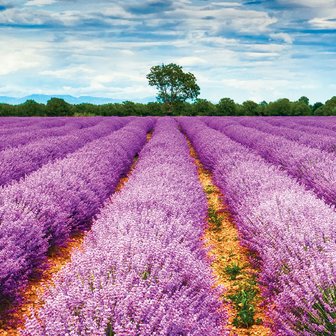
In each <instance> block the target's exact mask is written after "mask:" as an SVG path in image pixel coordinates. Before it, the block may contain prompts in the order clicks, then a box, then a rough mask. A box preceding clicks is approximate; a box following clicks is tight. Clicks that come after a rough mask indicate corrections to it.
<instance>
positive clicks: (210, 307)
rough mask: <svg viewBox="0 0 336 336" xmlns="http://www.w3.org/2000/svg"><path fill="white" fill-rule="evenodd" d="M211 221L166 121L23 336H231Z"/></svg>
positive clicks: (184, 150) (178, 138) (182, 144)
mask: <svg viewBox="0 0 336 336" xmlns="http://www.w3.org/2000/svg"><path fill="white" fill-rule="evenodd" d="M206 213H207V206H206V199H205V195H204V193H203V191H202V189H201V186H200V183H199V181H198V177H197V171H196V167H195V165H194V164H193V162H192V159H191V157H190V155H189V150H188V146H187V143H186V140H185V139H184V137H183V135H182V134H181V133H180V132H179V131H178V129H177V126H176V123H175V122H174V121H173V120H172V119H161V120H159V121H158V122H157V126H156V129H155V132H154V135H153V138H152V139H151V141H150V142H149V143H148V144H147V145H146V146H145V147H144V149H143V150H142V151H141V153H140V156H139V161H138V163H137V166H136V168H135V170H134V173H133V174H132V175H131V177H130V178H129V180H128V183H127V184H126V185H125V187H124V188H123V189H122V190H121V192H119V193H117V194H116V195H114V196H113V197H112V199H111V201H110V202H109V203H107V204H106V206H105V208H104V209H103V211H102V213H101V214H100V215H99V217H98V219H97V220H96V221H95V223H94V225H93V227H92V232H91V234H90V235H89V236H88V237H87V238H86V240H85V242H84V250H83V251H82V252H77V253H76V254H75V255H73V258H72V261H71V263H70V264H69V265H67V266H66V267H65V268H64V269H63V270H62V271H61V272H60V273H59V274H58V275H57V276H56V277H55V279H54V281H55V286H54V287H53V288H51V289H50V290H49V291H48V292H47V293H46V295H45V296H44V298H43V300H44V302H45V304H44V306H43V308H41V309H40V310H39V311H38V313H37V315H35V316H34V317H33V318H32V319H30V320H28V321H27V323H26V330H25V332H23V335H30V336H33V335H36V336H37V335H38V336H42V335H53V336H58V335H59V336H61V335H62V336H63V335H97V336H98V335H102V336H105V335H118V336H122V335H125V336H126V335H128V336H130V335H138V336H141V335H146V336H147V335H170V336H177V335H180V336H183V335H185V336H187V335H195V336H196V335H197V336H199V335H211V336H216V335H227V332H225V331H224V330H222V325H224V324H225V323H226V315H225V314H224V313H223V312H221V311H220V301H219V294H220V292H219V290H218V289H214V287H213V286H214V279H213V277H212V275H211V270H210V267H209V260H208V259H207V257H206V251H205V250H204V248H203V243H202V240H201V238H202V235H203V231H204V225H205V222H206Z"/></svg>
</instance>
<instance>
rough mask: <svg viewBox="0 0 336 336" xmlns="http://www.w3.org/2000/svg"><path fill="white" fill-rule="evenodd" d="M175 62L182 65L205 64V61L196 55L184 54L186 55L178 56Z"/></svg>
mask: <svg viewBox="0 0 336 336" xmlns="http://www.w3.org/2000/svg"><path fill="white" fill-rule="evenodd" d="M177 63H178V64H180V65H182V66H197V65H201V64H206V63H207V61H206V60H205V59H203V58H201V57H197V56H186V57H182V58H179V59H178V60H177Z"/></svg>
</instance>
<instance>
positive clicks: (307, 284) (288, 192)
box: [180, 119, 336, 336]
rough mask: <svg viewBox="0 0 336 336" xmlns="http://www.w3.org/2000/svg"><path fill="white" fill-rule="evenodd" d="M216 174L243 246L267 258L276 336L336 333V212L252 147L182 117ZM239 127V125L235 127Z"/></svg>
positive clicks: (264, 278)
mask: <svg viewBox="0 0 336 336" xmlns="http://www.w3.org/2000/svg"><path fill="white" fill-rule="evenodd" d="M180 123H181V125H182V126H183V129H184V130H185V131H186V133H187V134H188V136H189V137H190V139H191V141H192V143H193V145H194V146H195V148H196V150H197V152H198V153H199V155H200V158H201V160H202V161H203V163H204V164H206V166H207V167H208V168H209V169H211V170H212V171H213V172H214V175H215V179H216V183H217V184H218V186H219V187H220V188H221V190H222V192H223V194H224V195H225V197H226V201H227V203H228V204H229V206H230V208H231V210H232V213H233V215H234V218H235V221H236V223H237V225H238V228H239V231H240V233H241V235H242V238H243V242H244V244H245V245H247V246H248V247H249V248H250V249H251V250H252V251H256V252H257V254H258V256H259V258H260V259H258V260H255V262H257V263H258V265H259V267H260V268H261V274H260V279H259V280H260V281H261V283H262V284H263V286H265V289H264V295H265V296H266V297H267V298H268V300H269V301H270V308H271V309H270V310H269V314H270V315H271V317H272V319H273V321H274V326H273V328H274V332H275V334H276V335H291V336H296V335H297V336H299V335H300V336H312V335H316V336H322V335H334V334H335V332H336V322H335V318H336V313H335V311H336V300H335V297H336V258H335V250H336V233H335V229H334V228H335V225H336V213H335V209H334V208H333V207H329V206H327V205H326V204H325V203H324V202H323V201H322V200H321V199H319V198H317V197H316V196H315V194H314V193H312V192H310V191H307V190H305V189H304V187H303V186H301V185H300V184H298V183H297V182H296V181H295V180H294V179H292V178H290V177H289V176H288V175H287V174H286V173H285V172H284V171H283V170H281V169H279V168H278V167H276V166H273V165H270V164H269V163H268V162H267V161H265V160H264V159H262V158H261V157H260V156H258V155H256V154H253V153H252V152H251V151H250V150H249V149H247V148H246V147H244V146H242V145H240V144H238V143H237V142H235V141H233V140H231V139H229V138H228V137H227V136H225V135H223V134H222V133H220V132H218V131H216V130H213V129H211V128H208V127H206V125H205V124H204V123H202V122H201V121H197V120H191V119H182V120H181V121H180ZM231 127H232V126H231Z"/></svg>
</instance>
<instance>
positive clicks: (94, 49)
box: [0, 0, 336, 102]
mask: <svg viewBox="0 0 336 336" xmlns="http://www.w3.org/2000/svg"><path fill="white" fill-rule="evenodd" d="M0 44H1V52H0V80H1V82H0V83H1V84H0V95H10V96H18V97H19V96H24V95H29V94H32V93H44V94H71V95H74V96H80V95H91V96H101V97H110V98H120V99H125V100H126V99H128V100H132V99H136V98H146V97H153V96H155V90H153V88H151V87H149V86H148V85H147V80H146V74H147V73H148V71H149V68H150V67H151V66H152V65H156V64H161V63H170V62H174V63H178V64H180V65H182V66H183V67H184V68H185V69H186V70H188V71H191V72H193V73H194V74H195V75H196V77H197V79H198V83H199V85H200V87H201V97H202V98H207V99H209V100H212V101H214V102H216V101H217V100H219V99H220V98H222V97H231V98H234V99H235V100H237V101H238V102H242V101H244V100H246V99H254V100H256V101H261V100H264V99H265V100H274V99H277V98H280V97H289V98H291V99H297V98H299V97H300V96H302V95H306V96H308V97H310V98H311V101H318V100H320V101H325V100H326V99H328V98H330V97H331V96H334V95H336V81H335V79H336V57H335V56H336V0H275V1H265V0H256V1H253V0H251V1H240V0H237V1H235V0H233V1H216V0H213V1H206V0H175V1H171V0H166V1H163V0H142V1H136V0H116V1H107V0H95V1H92V0H90V1H89V0H0Z"/></svg>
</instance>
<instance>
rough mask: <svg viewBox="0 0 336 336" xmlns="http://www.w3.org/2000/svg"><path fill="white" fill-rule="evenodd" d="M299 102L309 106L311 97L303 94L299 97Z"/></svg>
mask: <svg viewBox="0 0 336 336" xmlns="http://www.w3.org/2000/svg"><path fill="white" fill-rule="evenodd" d="M298 102H300V103H304V104H306V105H307V106H309V98H307V97H306V96H302V97H301V98H299V100H298Z"/></svg>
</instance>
